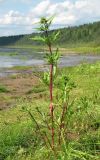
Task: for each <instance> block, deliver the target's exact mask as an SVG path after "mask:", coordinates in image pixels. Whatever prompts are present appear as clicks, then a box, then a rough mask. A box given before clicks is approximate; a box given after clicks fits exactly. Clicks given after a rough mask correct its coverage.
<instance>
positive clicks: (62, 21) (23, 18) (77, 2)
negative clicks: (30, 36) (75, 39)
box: [0, 0, 100, 36]
mask: <svg viewBox="0 0 100 160" xmlns="http://www.w3.org/2000/svg"><path fill="white" fill-rule="evenodd" d="M52 15H55V19H54V24H53V28H56V27H58V28H59V27H63V26H73V25H79V24H84V23H89V22H94V21H99V20H100V0H0V36H8V35H16V34H27V33H32V32H33V30H34V29H33V28H34V27H35V25H34V24H35V23H36V22H37V21H38V20H39V18H40V17H41V16H46V17H49V16H52Z"/></svg>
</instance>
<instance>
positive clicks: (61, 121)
mask: <svg viewBox="0 0 100 160" xmlns="http://www.w3.org/2000/svg"><path fill="white" fill-rule="evenodd" d="M66 111H67V106H66V103H64V106H63V110H62V114H61V120H60V125H59V127H60V129H59V140H58V141H59V145H60V144H61V132H62V128H64V117H65V114H66Z"/></svg>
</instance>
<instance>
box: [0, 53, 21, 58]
mask: <svg viewBox="0 0 100 160" xmlns="http://www.w3.org/2000/svg"><path fill="white" fill-rule="evenodd" d="M17 55H19V53H17V52H11V53H10V52H0V56H11V57H12V56H17Z"/></svg>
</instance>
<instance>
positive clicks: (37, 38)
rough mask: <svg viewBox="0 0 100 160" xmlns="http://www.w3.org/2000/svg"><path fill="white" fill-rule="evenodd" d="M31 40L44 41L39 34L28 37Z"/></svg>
mask: <svg viewBox="0 0 100 160" xmlns="http://www.w3.org/2000/svg"><path fill="white" fill-rule="evenodd" d="M30 39H31V40H34V41H42V42H45V39H44V38H42V37H40V36H36V37H33V38H30Z"/></svg>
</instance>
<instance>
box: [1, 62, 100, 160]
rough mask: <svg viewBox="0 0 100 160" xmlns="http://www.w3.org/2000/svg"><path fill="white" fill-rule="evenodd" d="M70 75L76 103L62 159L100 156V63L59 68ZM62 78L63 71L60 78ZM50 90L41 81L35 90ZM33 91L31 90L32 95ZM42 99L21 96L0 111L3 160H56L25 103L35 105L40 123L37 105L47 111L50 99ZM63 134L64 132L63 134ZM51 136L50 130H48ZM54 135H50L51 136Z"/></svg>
mask: <svg viewBox="0 0 100 160" xmlns="http://www.w3.org/2000/svg"><path fill="white" fill-rule="evenodd" d="M59 73H61V74H66V75H68V76H69V77H70V78H71V79H72V80H73V81H74V82H75V84H76V88H75V89H74V90H73V91H72V92H71V94H70V103H71V102H72V101H73V100H74V103H73V105H72V106H71V108H70V110H68V114H67V115H66V122H67V127H68V130H67V133H66V139H63V141H64V143H63V145H62V148H61V150H59V147H58V146H56V147H58V148H57V155H58V158H57V159H58V160H99V151H100V129H99V124H100V120H99V116H100V110H99V104H100V90H99V88H100V83H99V82H100V77H99V76H100V63H99V62H98V63H95V64H81V65H79V66H77V67H68V68H63V69H61V70H59ZM59 81H60V74H59V76H58V82H59ZM59 89H60V86H59V85H58V87H57V89H55V91H54V97H55V99H54V101H55V102H56V101H57V102H58V103H59V100H58V99H57V95H55V93H57V94H58V95H60V90H59ZM45 90H46V88H45V87H43V86H42V84H41V83H40V84H39V85H36V86H35V87H34V88H33V89H32V90H31V91H32V92H34V93H35V94H37V93H43V92H44V91H45ZM30 94H31V92H30V93H29V95H30ZM47 96H48V92H47V93H46V95H44V97H43V98H42V99H40V98H39V99H34V98H33V99H32V100H30V99H29V98H28V99H26V100H25V99H24V98H19V99H18V100H17V103H16V107H13V108H10V109H7V110H3V111H0V130H1V131H0V160H40V159H41V160H43V159H44V157H45V159H47V160H55V157H54V154H53V153H52V151H51V150H50V149H47V148H46V147H45V146H44V141H43V139H42V138H41V137H40V135H39V133H38V130H37V128H36V126H35V124H34V123H32V122H31V120H30V118H29V116H28V114H27V113H26V112H23V109H22V108H23V107H26V108H27V109H31V112H32V113H33V114H34V116H35V118H37V120H38V122H39V124H40V126H41V127H42V125H43V122H42V121H41V120H40V116H39V115H38V113H37V112H36V107H39V108H40V110H43V111H44V112H45V113H47V110H48V105H49V104H48V102H47V101H46V99H47V98H46V97H47ZM62 136H63V135H62ZM48 137H49V134H48ZM49 138H50V137H49Z"/></svg>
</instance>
